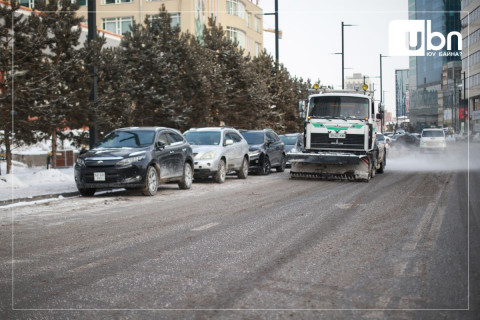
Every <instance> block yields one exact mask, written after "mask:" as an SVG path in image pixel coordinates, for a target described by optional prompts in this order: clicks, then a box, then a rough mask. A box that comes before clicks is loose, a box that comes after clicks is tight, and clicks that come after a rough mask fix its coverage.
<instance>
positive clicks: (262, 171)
mask: <svg viewBox="0 0 480 320" xmlns="http://www.w3.org/2000/svg"><path fill="white" fill-rule="evenodd" d="M271 168H272V167H271V165H270V160H269V159H268V158H267V157H265V158H264V159H263V164H262V167H261V168H260V169H259V170H258V173H259V174H261V175H262V176H266V175H268V174H270V169H271Z"/></svg>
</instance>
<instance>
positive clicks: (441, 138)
mask: <svg viewBox="0 0 480 320" xmlns="http://www.w3.org/2000/svg"><path fill="white" fill-rule="evenodd" d="M446 147H447V141H446V138H445V132H444V131H443V129H434V128H432V129H423V131H422V136H421V138H420V150H421V151H422V152H425V151H433V152H443V151H445V148H446Z"/></svg>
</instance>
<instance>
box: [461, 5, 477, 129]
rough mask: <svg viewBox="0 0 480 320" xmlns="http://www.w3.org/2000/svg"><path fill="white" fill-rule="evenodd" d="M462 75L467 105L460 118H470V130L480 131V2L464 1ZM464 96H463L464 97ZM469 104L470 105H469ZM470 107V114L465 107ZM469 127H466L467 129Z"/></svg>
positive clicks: (462, 17)
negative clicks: (466, 112)
mask: <svg viewBox="0 0 480 320" xmlns="http://www.w3.org/2000/svg"><path fill="white" fill-rule="evenodd" d="M461 19H462V20H461V21H462V36H463V39H464V41H463V54H462V76H464V78H465V81H464V86H465V89H466V92H464V94H465V98H466V100H467V101H466V102H467V103H468V104H467V103H466V105H465V106H463V108H461V109H460V110H459V111H460V112H459V120H462V121H465V120H466V119H470V121H471V122H470V126H469V127H470V131H475V132H479V131H480V2H479V1H478V0H463V1H462V13H461ZM462 98H463V97H462ZM467 106H468V107H467ZM466 108H468V109H467V110H468V114H465V109H466ZM466 129H467V128H465V130H466Z"/></svg>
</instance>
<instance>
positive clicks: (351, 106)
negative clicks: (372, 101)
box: [308, 96, 368, 119]
mask: <svg viewBox="0 0 480 320" xmlns="http://www.w3.org/2000/svg"><path fill="white" fill-rule="evenodd" d="M308 115H309V116H310V117H312V118H353V119H365V118H368V99H367V98H358V97H342V96H335V97H334V96H326V97H313V98H312V99H311V100H310V112H309V114H308Z"/></svg>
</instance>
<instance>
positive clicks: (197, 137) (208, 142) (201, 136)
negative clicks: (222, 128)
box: [185, 131, 221, 146]
mask: <svg viewBox="0 0 480 320" xmlns="http://www.w3.org/2000/svg"><path fill="white" fill-rule="evenodd" d="M185 138H187V141H188V143H190V144H191V145H199V146H218V145H219V144H220V138H221V134H220V132H219V131H187V132H185Z"/></svg>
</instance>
